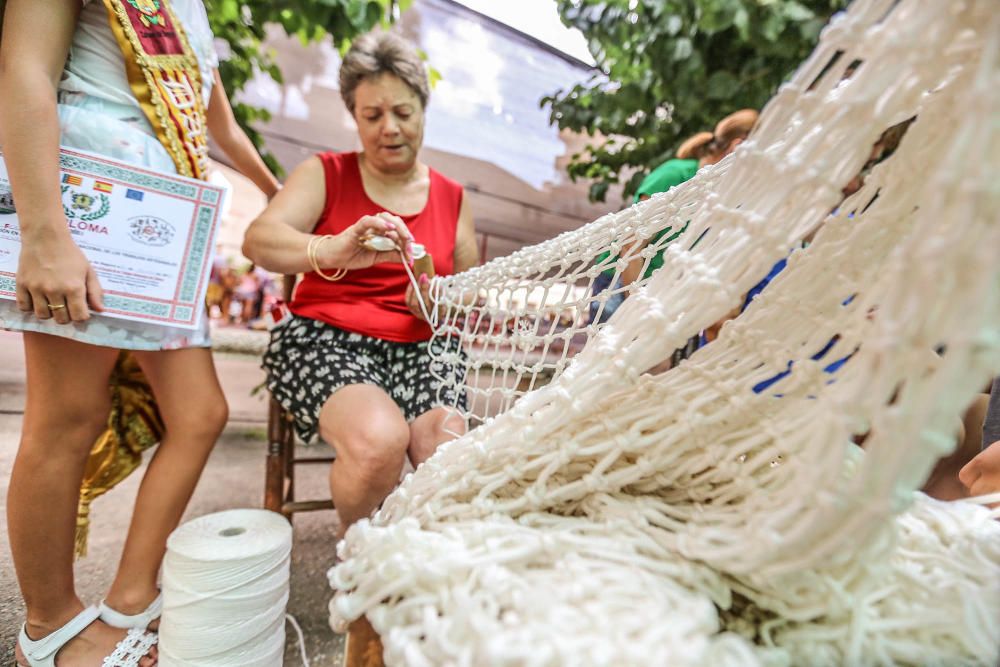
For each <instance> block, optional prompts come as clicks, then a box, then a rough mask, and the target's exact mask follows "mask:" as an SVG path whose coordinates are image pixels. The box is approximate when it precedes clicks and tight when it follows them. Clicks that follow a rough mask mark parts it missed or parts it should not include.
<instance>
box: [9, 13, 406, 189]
mask: <svg viewBox="0 0 1000 667" xmlns="http://www.w3.org/2000/svg"><path fill="white" fill-rule="evenodd" d="M98 1H99V0H98ZM204 2H205V9H206V10H207V11H208V20H209V23H210V24H211V25H212V32H214V33H215V36H216V37H218V38H221V39H224V40H225V41H226V42H228V44H229V49H230V55H229V57H228V58H227V59H225V60H223V61H222V62H221V63H220V64H219V75H220V76H221V77H222V82H223V83H224V84H225V87H226V92H227V93H228V94H229V97H230V99H233V98H234V97H235V96H236V94H237V93H239V91H241V90H243V88H244V87H245V86H246V84H247V83H248V82H249V81H250V80H251V79H252V78H253V77H254V76H255V74H256V73H257V72H264V73H266V74H268V75H270V76H271V78H272V79H274V80H275V81H276V82H278V83H279V84H280V83H281V82H282V77H281V70H280V69H279V68H278V66H277V65H276V64H275V62H274V58H273V54H272V53H270V52H269V51H268V50H267V49H265V48H263V47H262V46H261V41H262V40H263V39H264V37H265V26H266V25H268V24H275V25H278V26H281V28H282V29H284V31H285V33H286V34H288V35H290V36H296V37H298V38H299V39H300V40H301V41H302V43H303V44H308V43H310V42H313V41H317V40H320V39H323V38H325V37H326V36H327V35H329V36H330V37H331V38H332V39H333V42H334V44H337V45H338V46H339V47H340V50H341V53H344V52H346V51H347V49H348V47H350V45H351V40H352V39H354V38H355V37H357V36H358V35H361V34H364V33H366V32H368V31H369V30H371V29H372V28H374V27H375V26H377V25H382V26H386V25H388V24H389V23H390V22H392V21H393V20H395V18H396V17H397V16H398V15H399V13H400V12H402V11H404V10H406V8H407V7H409V5H410V2H411V0H204ZM5 5H6V0H0V26H2V24H3V13H4V8H5ZM0 36H2V32H0ZM233 112H234V113H235V115H236V120H237V121H239V124H240V125H241V126H242V127H243V129H244V130H246V133H247V135H248V136H249V137H250V139H251V140H253V142H254V145H256V146H257V147H258V148H260V147H261V145H262V143H263V138H262V137H261V136H260V133H259V132H257V130H255V129H254V127H253V123H254V122H256V121H267V120H269V119H270V117H271V115H270V114H269V113H268V112H267V110H266V109H261V108H258V107H254V106H251V105H249V104H244V103H242V102H237V101H236V100H235V99H233ZM263 156H264V160H265V162H267V164H268V166H269V167H270V168H271V169H272V171H274V172H275V173H279V174H280V173H281V171H282V170H281V167H280V166H279V165H278V163H277V161H276V160H275V159H274V156H272V155H270V154H268V153H263Z"/></svg>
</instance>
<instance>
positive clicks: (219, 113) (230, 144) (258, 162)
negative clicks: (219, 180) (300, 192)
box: [206, 70, 281, 199]
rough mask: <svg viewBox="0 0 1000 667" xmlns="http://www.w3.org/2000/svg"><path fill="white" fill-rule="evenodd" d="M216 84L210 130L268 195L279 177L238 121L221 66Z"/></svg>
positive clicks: (238, 167)
mask: <svg viewBox="0 0 1000 667" xmlns="http://www.w3.org/2000/svg"><path fill="white" fill-rule="evenodd" d="M213 76H214V77H215V84H214V85H213V86H212V95H211V97H210V98H209V102H208V111H207V112H206V114H207V120H208V133H209V134H210V135H211V136H212V139H213V140H214V141H215V143H216V144H218V145H219V148H221V149H222V151H223V152H224V153H225V154H226V155H227V156H229V159H230V160H232V161H233V165H234V166H235V167H236V170H237V171H238V172H240V173H241V174H243V175H244V176H246V177H247V178H249V179H250V180H251V181H253V182H254V185H256V186H257V187H258V188H260V189H261V191H262V192H263V193H264V194H265V195H267V198H268V199H271V198H272V197H274V195H275V194H276V193H277V192H278V190H280V189H281V186H280V185H279V184H278V179H276V178H275V177H274V174H272V173H271V171H270V170H269V169H268V168H267V165H265V164H264V161H263V160H262V159H260V154H259V153H258V152H257V149H256V147H254V145H253V142H251V141H250V137H248V136H247V135H246V133H245V132H244V131H243V128H241V127H240V126H239V123H237V122H236V117H235V116H234V115H233V108H232V106H230V104H229V98H228V97H227V96H226V89H225V88H224V87H223V85H222V78H221V77H220V76H219V70H214V74H213Z"/></svg>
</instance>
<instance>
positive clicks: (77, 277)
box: [16, 222, 104, 324]
mask: <svg viewBox="0 0 1000 667" xmlns="http://www.w3.org/2000/svg"><path fill="white" fill-rule="evenodd" d="M40 233H41V234H44V236H39V237H38V238H34V239H32V238H28V237H26V236H22V243H21V256H20V259H19V260H18V264H17V281H16V282H17V307H18V308H19V309H20V310H21V311H23V312H25V313H30V312H34V314H35V317H37V318H38V319H40V320H48V319H50V318H51V319H54V320H55V321H56V322H58V323H59V324H68V323H69V322H84V321H86V320H88V319H90V311H91V310H95V311H101V310H103V309H104V292H103V290H102V289H101V284H100V282H99V281H98V279H97V274H96V273H95V272H94V269H93V267H92V266H91V265H90V262H88V261H87V258H86V257H85V256H84V254H83V251H81V250H80V248H79V247H78V246H77V245H76V244H75V243H74V242H73V237H72V236H71V235H70V234H69V230H68V229H67V228H66V227H65V222H64V223H63V226H62V227H61V228H56V229H53V227H48V228H46V229H45V231H43V232H40Z"/></svg>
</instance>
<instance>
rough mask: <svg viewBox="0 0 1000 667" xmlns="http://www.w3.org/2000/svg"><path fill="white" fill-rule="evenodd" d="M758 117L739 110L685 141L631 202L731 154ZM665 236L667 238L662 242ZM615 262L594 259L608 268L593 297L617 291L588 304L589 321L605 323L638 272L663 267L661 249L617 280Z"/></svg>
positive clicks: (656, 240)
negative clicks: (605, 298) (706, 130)
mask: <svg viewBox="0 0 1000 667" xmlns="http://www.w3.org/2000/svg"><path fill="white" fill-rule="evenodd" d="M757 115H758V114H757V111H755V110H754V109H741V110H739V111H736V112H734V113H732V114H730V115H728V116H726V117H725V118H723V119H722V120H721V121H719V123H718V124H717V125H716V126H715V131H714V132H699V133H698V134H696V135H694V136H692V137H690V138H689V139H687V140H686V141H685V142H684V143H682V144H681V145H680V147H679V148H678V149H677V153H676V157H675V158H673V159H670V160H667V161H666V162H664V163H663V164H661V165H660V166H658V167H657V168H656V169H654V170H653V171H651V172H650V173H649V174H648V175H647V176H646V178H644V179H643V181H642V183H641V184H640V185H639V188H638V189H637V190H636V192H635V199H634V202H635V203H638V202H640V201H645V200H646V199H649V198H650V197H652V196H653V195H655V194H658V193H660V192H666V191H668V190H669V189H670V188H672V187H675V186H677V185H680V184H681V183H684V182H685V181H688V180H690V179H691V178H693V177H694V175H695V174H696V173H698V170H699V169H701V168H702V167H704V166H705V165H708V164H715V163H716V162H718V161H719V160H721V159H722V158H724V157H726V156H727V155H729V154H730V153H732V152H733V151H734V150H736V147H737V146H739V145H740V144H741V143H743V140H744V139H746V138H747V136H749V134H750V130H752V129H753V126H754V125H755V124H756V122H757ZM685 229H687V225H685V226H684V227H682V228H681V229H676V230H675V229H674V228H673V227H672V226H671V227H665V228H664V229H662V230H660V231H659V232H657V233H656V234H654V235H653V236H652V237H651V238H650V239H649V241H648V242H647V244H648V243H653V244H658V245H662V246H663V248H665V247H666V245H667V244H668V243H670V242H671V241H673V240H674V239H675V238H677V237H678V236H680V235H681V234H683V233H684V230H685ZM664 237H667V238H666V240H665V241H663V242H662V243H661V240H662V239H663V238H664ZM617 260H618V257H617V256H615V257H612V256H611V253H610V252H603V253H601V254H600V255H598V256H597V257H596V259H595V264H596V265H597V266H604V265H607V266H608V267H609V268H607V269H605V270H604V271H603V272H602V273H601V274H600V275H599V276H598V277H597V278H595V279H594V286H593V294H594V295H595V296H596V295H598V294H600V293H601V292H603V291H605V290H608V289H612V290H617V293H614V294H612V295H610V296H609V297H608V298H607V300H606V301H605V302H604V304H603V308H602V304H601V303H600V302H599V301H597V300H595V301H592V302H591V304H590V321H591V322H594V321H595V320H596V321H599V322H605V321H606V320H607V319H608V318H609V317H611V314H612V313H614V311H615V310H616V309H617V308H618V306H620V305H621V303H622V302H623V301H624V300H625V296H626V295H627V293H628V290H627V289H625V288H626V287H628V286H629V285H631V284H632V283H633V282H635V281H636V280H637V279H639V274H640V272H641V273H642V278H643V279H645V278H648V277H650V276H651V275H653V273H655V272H656V271H657V270H659V269H660V268H661V267H662V266H663V249H662V248H661V250H660V251H659V252H657V253H656V254H655V255H654V256H653V257H652V258H650V260H649V263H648V264H646V262H645V259H644V258H643V257H641V256H637V257H635V258H634V259H633V260H632V261H631V262H630V263H629V265H628V266H627V267H626V268H625V270H624V271H623V272H622V273H621V277H620V279H619V280H615V266H614V264H615V262H617ZM643 265H646V266H645V270H643Z"/></svg>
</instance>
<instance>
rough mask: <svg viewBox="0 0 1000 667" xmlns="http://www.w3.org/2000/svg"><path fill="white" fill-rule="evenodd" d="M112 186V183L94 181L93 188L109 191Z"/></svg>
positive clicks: (99, 190)
mask: <svg viewBox="0 0 1000 667" xmlns="http://www.w3.org/2000/svg"><path fill="white" fill-rule="evenodd" d="M113 187H114V186H113V185H111V184H110V183H105V182H104V181H94V189H95V190H97V191H98V192H111V188H113Z"/></svg>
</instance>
